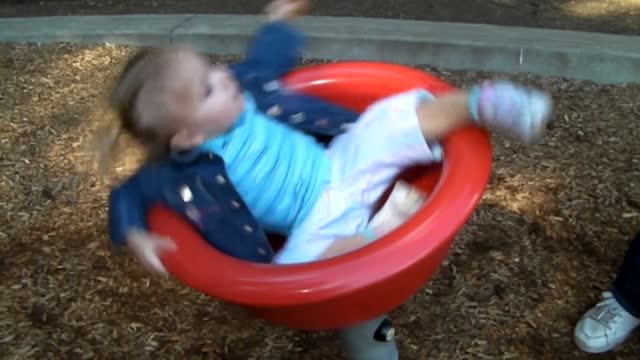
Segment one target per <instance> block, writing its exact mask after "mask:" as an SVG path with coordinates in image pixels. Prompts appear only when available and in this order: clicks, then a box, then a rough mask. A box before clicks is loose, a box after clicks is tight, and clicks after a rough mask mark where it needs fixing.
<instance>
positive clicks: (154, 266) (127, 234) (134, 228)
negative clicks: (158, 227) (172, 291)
mask: <svg viewBox="0 0 640 360" xmlns="http://www.w3.org/2000/svg"><path fill="white" fill-rule="evenodd" d="M140 177H141V176H140V174H137V175H134V176H133V177H131V178H130V179H128V180H127V181H125V182H124V183H123V184H121V185H120V186H118V187H116V188H115V189H114V190H113V191H111V194H110V196H109V236H110V237H111V241H112V243H113V244H114V245H116V246H118V247H125V246H126V247H127V248H128V249H129V250H131V252H132V253H133V254H134V256H135V257H136V258H137V259H138V260H139V261H140V262H141V263H142V264H143V265H144V266H145V267H146V268H147V269H148V270H150V271H152V272H154V273H157V274H159V275H166V274H167V271H166V270H165V268H164V266H163V265H162V262H161V261H160V253H161V252H162V251H165V250H174V249H175V244H174V243H173V241H171V239H167V238H164V237H160V236H157V235H154V234H151V233H149V232H147V222H146V216H147V211H148V209H149V206H148V205H149V204H148V201H147V199H146V198H145V195H144V194H145V191H144V190H145V189H143V188H142V182H141V180H140ZM146 193H148V192H146Z"/></svg>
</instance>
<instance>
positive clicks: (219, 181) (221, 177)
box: [216, 175, 227, 184]
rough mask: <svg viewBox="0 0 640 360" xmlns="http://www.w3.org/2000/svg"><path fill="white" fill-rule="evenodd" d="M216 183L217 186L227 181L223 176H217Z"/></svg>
mask: <svg viewBox="0 0 640 360" xmlns="http://www.w3.org/2000/svg"><path fill="white" fill-rule="evenodd" d="M216 181H217V182H218V184H224V183H226V182H227V179H225V178H224V176H222V175H217V176H216Z"/></svg>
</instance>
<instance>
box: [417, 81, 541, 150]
mask: <svg viewBox="0 0 640 360" xmlns="http://www.w3.org/2000/svg"><path fill="white" fill-rule="evenodd" d="M551 110H552V102H551V98H550V97H549V96H548V95H547V94H546V93H544V92H542V91H538V90H534V89H530V88H527V87H524V86H521V85H518V84H515V83H512V82H509V81H485V82H483V83H482V84H479V85H476V86H474V87H473V88H472V89H471V90H470V91H464V92H458V93H453V94H449V95H445V96H442V97H439V98H437V99H436V100H433V101H421V102H420V103H419V104H418V105H417V108H416V113H417V115H418V121H419V122H420V128H421V130H422V133H423V135H424V137H425V139H427V140H436V139H440V138H442V137H444V136H446V135H447V134H448V133H449V132H451V131H452V130H454V129H456V128H458V127H460V126H463V125H466V124H468V123H470V122H471V123H475V124H477V125H479V126H483V127H486V128H488V129H490V130H496V131H501V132H504V133H507V134H509V135H511V136H512V137H514V138H516V139H518V140H520V141H523V142H525V143H533V142H535V141H536V140H538V139H539V138H540V137H542V135H543V133H544V130H545V128H546V125H547V123H548V122H549V120H550V117H551V116H550V115H551Z"/></svg>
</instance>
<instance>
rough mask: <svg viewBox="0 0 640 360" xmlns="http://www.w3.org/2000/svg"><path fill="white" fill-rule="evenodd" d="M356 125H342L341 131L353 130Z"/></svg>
mask: <svg viewBox="0 0 640 360" xmlns="http://www.w3.org/2000/svg"><path fill="white" fill-rule="evenodd" d="M353 124H354V123H344V124H342V125H340V130H344V131H347V130H349V129H351V128H352V127H353Z"/></svg>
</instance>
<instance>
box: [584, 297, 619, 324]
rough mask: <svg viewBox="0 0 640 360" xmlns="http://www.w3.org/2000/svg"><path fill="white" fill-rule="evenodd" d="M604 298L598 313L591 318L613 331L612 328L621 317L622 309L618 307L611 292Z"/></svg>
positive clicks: (599, 305)
mask: <svg viewBox="0 0 640 360" xmlns="http://www.w3.org/2000/svg"><path fill="white" fill-rule="evenodd" d="M602 297H603V300H602V301H601V302H600V303H599V304H598V306H597V309H598V311H596V312H595V313H594V314H593V315H592V316H591V318H592V319H593V320H594V321H596V322H598V323H599V324H601V325H602V326H604V327H606V328H607V329H608V330H611V329H612V326H613V325H614V324H615V323H616V321H617V320H618V319H619V318H620V317H621V313H620V307H619V306H616V303H615V300H614V299H613V295H612V294H611V293H610V292H605V293H603V296H602Z"/></svg>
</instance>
